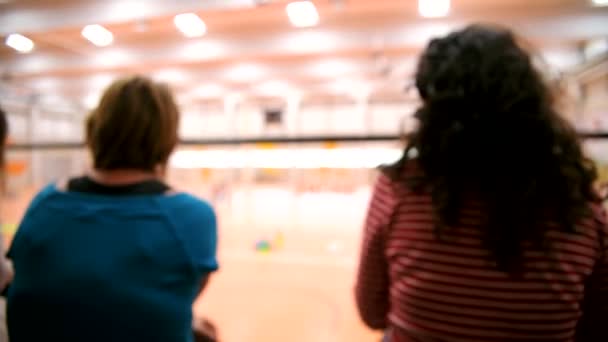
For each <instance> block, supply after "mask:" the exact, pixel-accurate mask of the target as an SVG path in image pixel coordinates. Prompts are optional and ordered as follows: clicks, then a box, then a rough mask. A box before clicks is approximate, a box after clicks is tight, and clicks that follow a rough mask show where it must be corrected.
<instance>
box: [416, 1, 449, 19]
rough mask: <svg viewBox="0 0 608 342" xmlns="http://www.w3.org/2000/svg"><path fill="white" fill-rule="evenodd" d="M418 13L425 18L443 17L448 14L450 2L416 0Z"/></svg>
mask: <svg viewBox="0 0 608 342" xmlns="http://www.w3.org/2000/svg"><path fill="white" fill-rule="evenodd" d="M418 12H419V13H420V15H421V16H422V17H425V18H440V17H445V16H447V15H448V14H449V13H450V0H418Z"/></svg>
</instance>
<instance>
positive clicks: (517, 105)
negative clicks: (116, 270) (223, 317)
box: [356, 25, 608, 342]
mask: <svg viewBox="0 0 608 342" xmlns="http://www.w3.org/2000/svg"><path fill="white" fill-rule="evenodd" d="M416 86H417V88H418V91H419V93H420V95H421V98H422V105H421V107H420V108H419V109H418V110H417V112H416V118H417V120H418V124H419V125H418V127H417V128H416V130H415V131H414V133H413V134H412V135H411V136H410V139H409V143H408V146H407V148H406V150H405V152H404V154H403V157H402V159H401V160H400V161H398V162H397V163H395V164H394V165H391V166H388V167H386V168H384V169H383V171H382V173H381V176H380V178H379V180H378V181H377V184H376V186H375V189H374V192H373V195H372V199H371V204H370V208H369V212H368V216H367V221H366V227H365V231H364V239H363V240H364V241H363V247H362V255H361V262H360V268H359V274H358V279H357V285H356V300H357V304H358V308H359V311H360V314H361V317H362V318H363V320H364V322H365V323H366V324H367V325H368V326H370V327H371V328H374V329H385V330H386V331H387V334H386V337H385V339H386V340H387V341H392V342H398V341H541V340H542V341H575V340H580V341H608V325H607V323H608V249H607V248H608V227H607V223H606V216H605V214H604V213H603V210H602V208H601V201H600V198H599V196H598V194H597V193H596V192H595V191H594V188H593V184H594V182H595V180H596V170H595V166H594V164H593V162H592V161H591V160H589V159H588V158H587V157H585V155H584V154H583V152H582V148H581V145H580V142H579V140H578V138H577V135H576V132H575V131H574V129H573V128H572V126H570V124H569V123H567V122H566V121H565V120H564V119H563V118H562V117H561V116H560V114H559V113H558V112H557V111H556V109H555V106H554V100H553V98H552V95H551V92H550V90H549V87H548V86H547V85H546V84H545V82H544V80H543V77H542V76H541V75H540V73H539V72H538V71H537V70H535V68H534V66H533V62H532V57H531V56H530V54H529V53H528V52H526V51H525V49H524V48H522V45H521V43H520V42H519V41H518V40H517V39H516V38H515V37H514V35H513V34H512V33H511V32H509V31H508V30H505V29H501V28H497V27H493V26H481V25H474V26H469V27H467V28H465V29H463V30H460V31H457V32H454V33H452V34H449V35H448V36H446V37H444V38H440V39H434V40H432V41H431V42H430V44H429V45H428V46H427V48H426V50H425V52H424V53H423V55H422V57H421V59H420V62H419V66H418V70H417V73H416Z"/></svg>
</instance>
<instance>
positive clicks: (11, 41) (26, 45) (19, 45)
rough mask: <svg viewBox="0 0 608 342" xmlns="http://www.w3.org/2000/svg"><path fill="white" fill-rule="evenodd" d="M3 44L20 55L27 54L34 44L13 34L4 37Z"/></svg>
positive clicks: (23, 37)
mask: <svg viewBox="0 0 608 342" xmlns="http://www.w3.org/2000/svg"><path fill="white" fill-rule="evenodd" d="M5 44H6V45H7V46H10V47H12V48H13V49H15V50H17V51H18V52H21V53H28V52H31V51H32V50H33V49H34V42H33V41H32V40H31V39H29V38H28V37H26V36H23V35H20V34H18V33H13V34H10V35H9V36H8V37H6V41H5Z"/></svg>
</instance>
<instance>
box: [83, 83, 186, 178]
mask: <svg viewBox="0 0 608 342" xmlns="http://www.w3.org/2000/svg"><path fill="white" fill-rule="evenodd" d="M178 125H179V111H178V109H177V106H176V104H175V100H174V99H173V96H172V94H171V91H170V90H169V88H168V86H167V85H165V84H160V83H156V82H154V81H152V80H150V79H148V78H146V77H142V76H133V77H129V78H124V79H119V80H117V81H115V82H114V83H113V84H112V85H110V87H109V88H108V89H107V90H106V91H105V93H104V94H103V96H102V98H101V101H100V103H99V105H98V106H97V108H96V109H95V110H93V112H92V113H91V115H90V116H89V117H88V119H87V122H86V135H87V144H88V146H89V148H90V149H91V152H92V155H93V162H94V167H95V168H96V169H98V170H116V169H137V170H145V171H152V170H154V169H155V167H156V166H157V165H162V164H166V163H167V161H168V159H169V156H170V155H171V153H172V152H173V149H174V148H175V146H176V145H177V143H178V132H177V131H178Z"/></svg>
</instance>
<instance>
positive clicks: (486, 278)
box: [358, 168, 608, 341]
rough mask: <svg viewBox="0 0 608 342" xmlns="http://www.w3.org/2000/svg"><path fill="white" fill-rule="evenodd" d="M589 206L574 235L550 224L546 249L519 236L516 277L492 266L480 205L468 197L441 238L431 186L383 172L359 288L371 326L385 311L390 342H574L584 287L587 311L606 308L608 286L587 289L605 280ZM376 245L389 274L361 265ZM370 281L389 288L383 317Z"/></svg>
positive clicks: (606, 242)
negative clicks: (418, 186) (521, 247)
mask: <svg viewBox="0 0 608 342" xmlns="http://www.w3.org/2000/svg"><path fill="white" fill-rule="evenodd" d="M408 169H409V170H411V168H408ZM407 172H408V171H406V173H407ZM409 172H410V175H411V171H409ZM414 172H415V171H414ZM406 177H407V175H406ZM514 205H516V204H514ZM594 211H595V213H596V215H595V217H593V218H589V219H586V220H582V221H581V223H580V225H579V226H578V227H577V231H579V232H580V233H578V234H572V233H567V232H563V231H561V230H560V229H555V230H551V231H549V232H548V234H547V240H546V242H547V244H548V245H549V246H550V248H549V250H548V251H543V250H539V249H538V248H534V247H533V245H532V244H531V243H525V246H526V248H525V252H524V255H523V259H522V266H521V269H520V271H519V272H518V274H517V275H513V274H510V273H508V272H505V271H501V270H499V269H498V268H497V265H496V262H495V261H493V257H492V255H491V252H490V251H489V250H488V248H487V247H486V245H485V243H484V229H483V224H482V222H484V212H485V210H484V208H483V205H482V204H481V203H478V202H477V203H476V202H474V201H470V202H468V203H466V204H465V205H464V206H463V207H462V210H461V213H462V215H461V216H460V219H461V224H459V225H458V226H457V227H452V228H451V229H449V230H448V231H446V232H445V233H443V234H442V237H441V239H437V236H436V234H435V225H434V220H433V204H432V197H431V193H430V192H428V191H413V190H412V189H411V188H410V187H408V186H406V185H405V184H404V183H401V182H397V183H396V182H393V181H391V180H390V179H389V178H387V177H386V176H382V177H381V179H380V181H379V182H378V184H377V187H376V190H375V194H374V199H373V200H372V204H371V208H370V216H369V219H368V222H367V232H366V236H367V239H366V241H365V245H364V254H363V255H364V257H363V261H362V263H363V264H362V270H364V269H365V270H367V271H365V272H362V274H361V278H360V279H359V286H358V298H359V305H360V307H361V309H362V312H365V313H366V314H365V315H367V316H368V317H365V315H364V318H365V319H366V321H369V322H371V323H372V324H374V322H381V321H383V320H385V319H386V317H388V325H390V326H392V327H393V329H394V331H393V340H392V341H418V340H421V341H444V340H445V341H490V340H498V341H506V340H509V341H511V340H518V341H534V340H543V341H572V340H573V339H574V334H575V330H576V326H577V323H578V322H579V318H580V317H581V313H582V311H583V308H582V307H581V305H582V304H583V299H584V297H585V295H588V296H590V297H589V298H588V299H591V300H592V301H593V302H591V303H589V304H591V307H587V308H585V313H586V314H589V315H590V316H591V315H593V314H600V311H601V312H602V313H603V315H606V314H607V313H608V311H607V309H608V306H606V305H607V304H608V303H607V300H608V299H607V295H606V293H605V290H604V294H602V296H603V297H602V296H597V297H595V294H592V293H591V292H592V286H596V287H603V288H604V289H605V288H606V286H608V279H606V275H607V274H608V254H607V253H608V251H607V250H606V249H605V247H606V246H608V228H607V225H606V221H605V216H604V215H603V214H602V213H601V212H600V211H601V209H600V207H599V206H594ZM547 224H548V225H550V224H551V223H550V222H547ZM378 251H379V253H382V254H383V255H384V257H385V258H386V263H387V268H386V272H387V273H386V274H383V271H382V269H383V268H382V267H378V266H374V265H373V263H372V262H371V261H370V264H368V265H365V262H366V261H365V260H366V257H365V256H366V253H367V255H368V256H370V255H376V254H378V253H377V252H378ZM373 259H374V258H368V260H373ZM376 259H377V258H376ZM592 274H593V277H594V278H592ZM380 279H386V282H387V284H385V285H380V284H378V283H379V282H380V281H381V280H380ZM592 284H593V285H592ZM374 289H386V290H387V291H388V292H389V295H388V303H387V305H388V307H389V308H390V309H388V316H387V315H386V314H385V313H384V312H383V310H381V309H380V310H379V309H378V306H377V303H376V302H374V301H375V300H377V299H375V298H374V296H373V292H374V291H376V292H377V291H378V290H374ZM370 292H371V293H370ZM377 298H379V297H377ZM374 308H375V311H376V312H374ZM589 310H598V312H596V313H592V312H591V311H589ZM602 317H606V316H595V318H597V319H604V320H605V318H602ZM596 328H597V327H596ZM598 341H599V340H598Z"/></svg>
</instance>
